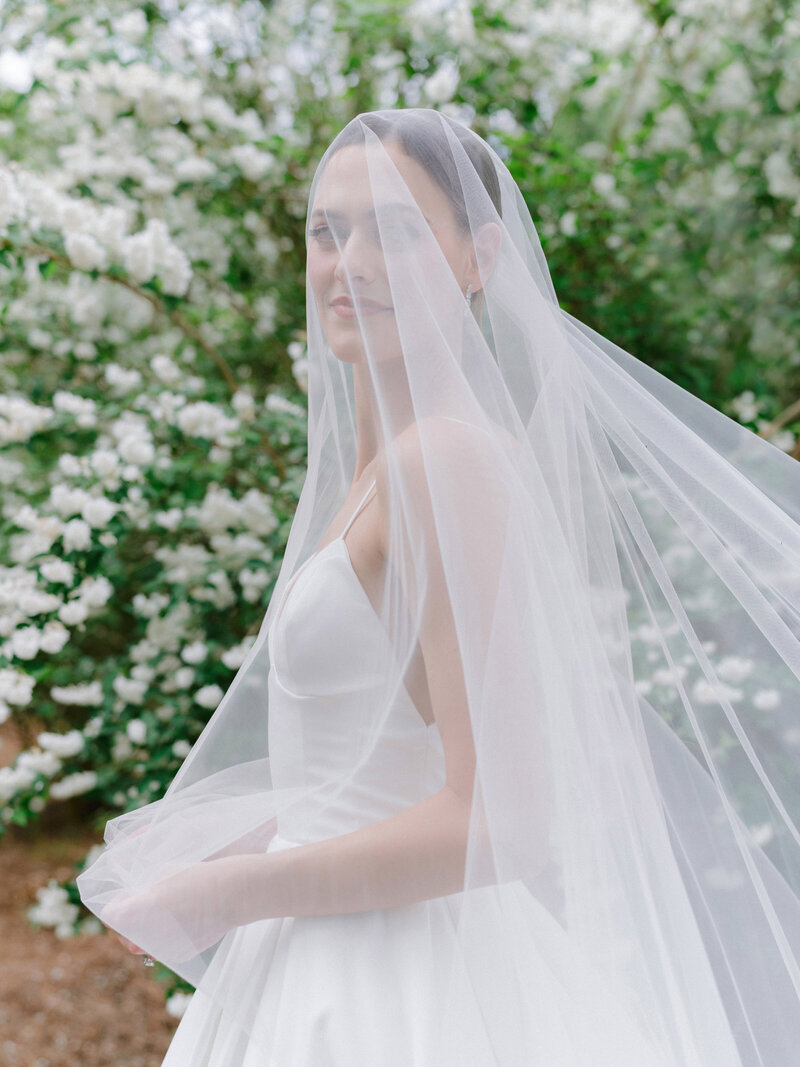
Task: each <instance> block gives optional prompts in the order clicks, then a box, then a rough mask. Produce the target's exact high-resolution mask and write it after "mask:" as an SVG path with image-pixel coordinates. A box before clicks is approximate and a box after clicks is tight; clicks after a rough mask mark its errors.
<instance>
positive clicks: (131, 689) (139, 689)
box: [111, 674, 147, 704]
mask: <svg viewBox="0 0 800 1067" xmlns="http://www.w3.org/2000/svg"><path fill="white" fill-rule="evenodd" d="M111 685H112V688H113V690H114V692H115V693H116V694H117V696H118V697H120V699H121V700H124V701H125V703H126V704H142V703H143V702H144V694H145V692H146V691H147V683H146V682H141V681H137V680H136V679H135V678H126V677H125V675H123V674H118V675H117V677H116V678H115V679H114V681H113V682H112V683H111Z"/></svg>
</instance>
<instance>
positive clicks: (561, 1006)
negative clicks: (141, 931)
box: [164, 483, 722, 1067]
mask: <svg viewBox="0 0 800 1067" xmlns="http://www.w3.org/2000/svg"><path fill="white" fill-rule="evenodd" d="M373 485H374V483H373ZM372 487H373V486H372V485H371V486H370V487H369V489H368V490H367V493H366V494H365V496H364V498H363V499H362V501H361V503H360V504H359V505H358V507H357V508H356V511H355V513H354V514H353V516H352V517H351V519H350V521H349V522H348V523H347V526H346V527H345V529H344V531H343V532H342V533H341V534H340V535H339V536H338V537H337V538H336V539H335V540H333V541H331V542H330V543H329V544H327V545H326V546H325V547H324V548H322V549H321V550H320V551H319V552H317V553H316V555H314V556H312V557H311V558H310V559H309V560H308V561H307V562H306V563H305V564H304V565H303V566H302V567H301V568H300V570H299V571H298V573H297V575H296V576H295V578H294V579H293V580H292V581H291V582H290V583H289V586H288V587H287V590H286V593H285V595H284V597H283V601H282V603H281V605H280V608H279V610H278V612H277V614H276V617H275V619H274V621H273V623H272V626H271V630H270V634H269V651H270V660H271V669H270V675H269V708H270V717H269V750H270V762H271V768H272V772H273V777H274V784H275V786H276V788H291V787H292V786H294V785H297V784H302V785H304V786H313V785H314V784H315V783H317V782H323V781H325V780H328V781H330V780H331V779H334V780H335V779H336V773H337V768H338V767H344V769H345V770H346V772H347V774H346V775H345V777H346V779H347V781H348V789H347V790H346V791H342V793H341V795H340V796H338V797H337V798H336V799H335V800H334V801H331V800H330V798H328V799H327V800H326V803H325V805H324V810H323V809H322V808H321V809H320V815H319V818H318V819H316V820H314V818H313V817H309V813H308V811H305V812H304V813H303V814H302V815H301V814H300V813H298V816H297V825H293V822H294V819H293V818H292V817H287V818H284V816H283V815H281V816H280V818H279V833H278V835H276V836H275V837H274V838H273V839H272V840H271V842H270V845H269V848H268V851H273V850H276V849H282V848H292V847H297V846H298V845H303V844H305V843H308V842H310V841H313V840H320V839H323V838H327V837H333V836H336V835H339V834H342V833H347V832H349V831H352V830H356V829H358V828H360V827H361V826H363V825H366V824H367V823H369V822H372V821H376V820H380V819H384V818H386V817H388V816H390V815H392V814H394V813H396V812H399V811H401V810H403V809H404V808H406V807H409V806H410V805H413V804H415V803H418V802H419V801H421V800H422V799H424V798H425V797H426V796H428V795H430V794H431V793H433V792H435V791H436V790H438V789H439V788H441V786H442V785H443V783H444V760H443V752H442V744H441V739H440V737H439V734H438V730H437V728H436V726H435V724H434V725H431V726H426V725H425V723H424V721H423V719H422V718H421V716H420V715H419V713H418V711H417V710H416V708H415V707H414V705H413V703H412V702H411V699H410V698H409V697H408V695H407V693H405V694H404V696H403V699H402V700H401V701H398V703H397V705H396V706H395V707H394V708H393V710H392V713H391V714H392V716H393V719H394V721H393V723H392V724H391V728H388V727H386V728H382V729H381V731H380V738H381V741H380V746H379V747H378V748H376V749H375V750H374V751H373V752H372V754H371V758H370V760H369V761H368V762H367V763H366V764H365V765H364V766H363V767H362V768H360V769H359V772H358V774H357V775H355V776H354V775H352V766H353V759H352V751H353V749H352V746H353V745H354V744H356V743H357V740H358V731H359V730H363V729H364V728H365V724H364V722H363V715H360V714H353V713H352V711H351V709H352V708H353V707H355V705H356V704H358V706H359V707H362V708H363V706H364V705H363V701H355V700H354V694H355V693H359V694H363V693H364V692H365V691H369V690H370V689H371V688H373V687H377V686H379V683H380V672H381V664H382V663H385V662H386V660H385V657H386V656H389V655H391V649H390V648H389V647H388V639H387V638H386V635H385V633H384V631H383V630H382V629H381V627H380V626H379V625H378V621H377V616H376V615H375V613H374V611H373V609H372V606H371V603H370V601H369V599H368V597H367V595H366V593H365V591H364V589H363V587H362V585H361V583H360V582H359V580H358V578H357V576H356V574H355V571H354V570H353V567H352V564H351V562H350V555H349V551H348V548H347V546H346V544H345V540H344V538H345V534H346V533H347V531H348V529H349V528H350V525H351V523H352V522H353V520H354V519H355V517H356V515H357V514H358V513H359V511H360V510H361V508H362V506H363V505H364V503H365V502H366V500H367V497H368V496H369V493H370V492H371V490H372ZM471 896H472V897H473V906H471V907H470V909H469V910H468V912H467V913H464V914H465V915H466V919H464V916H463V915H462V921H468V922H470V923H472V924H482V925H481V926H480V927H479V928H480V929H481V931H482V930H483V929H485V937H480V938H479V937H474V936H473V937H471V938H470V944H471V945H473V946H475V947H474V948H473V950H472V951H473V952H476V953H477V952H479V953H480V959H475V958H473V959H470V960H468V961H465V960H463V959H459V954H458V951H457V948H458V941H457V939H456V937H455V930H456V925H455V924H456V922H457V921H458V920H457V917H458V909H457V907H456V901H457V898H456V897H440V898H436V899H433V900H426V901H423V902H421V903H418V904H413V905H409V906H405V907H397V908H391V909H385V910H375V911H367V912H358V913H354V914H340V915H331V916H324V917H315V918H292V917H288V918H273V919H265V920H262V921H259V922H256V923H252V924H250V925H248V926H243V927H239V928H238V929H236V930H233V931H231V932H230V933H229V934H228V935H227V936H226V937H225V938H224V940H223V942H222V944H221V945H220V946H219V948H218V949H217V952H216V955H215V956H214V959H213V961H212V963H211V965H210V967H209V969H208V971H207V973H206V975H205V976H204V979H203V981H202V983H201V985H200V987H199V988H198V989H197V991H196V993H195V994H194V996H193V998H192V1000H191V1001H190V1003H189V1006H188V1009H187V1011H186V1013H185V1014H184V1016H183V1018H182V1020H181V1022H180V1025H179V1026H178V1029H177V1031H176V1033H175V1036H174V1038H173V1041H172V1044H171V1046H170V1048H169V1051H168V1053H167V1056H166V1059H165V1060H164V1067H677V1065H678V1061H677V1059H675V1058H674V1057H673V1056H671V1055H670V1054H669V1053H666V1052H664V1051H663V1050H659V1046H658V1041H657V1039H656V1038H655V1036H654V1035H648V1034H646V1033H645V1032H644V1029H643V1027H642V1026H641V1025H639V1024H635V1023H634V1021H633V1019H632V1017H631V1016H630V1015H629V1014H628V1012H627V1010H626V1009H625V1007H624V1006H623V1005H622V1004H621V1003H620V1002H619V999H618V998H617V999H614V1000H612V998H611V996H610V994H609V993H608V990H607V988H606V983H604V982H603V979H602V977H600V976H596V975H592V974H591V973H590V971H589V969H588V968H587V966H586V963H585V962H584V960H583V959H582V958H581V957H580V956H579V955H578V954H577V953H576V951H575V949H574V947H573V946H572V943H571V941H570V938H569V936H568V935H567V933H566V932H565V931H564V929H563V928H562V927H561V926H560V925H559V924H558V923H557V922H556V921H555V920H554V919H553V918H552V916H551V915H550V914H549V912H548V911H547V910H546V909H545V908H544V907H542V906H541V905H540V904H539V903H538V902H537V900H536V898H535V897H534V896H533V895H532V894H531V893H530V892H529V891H528V890H527V889H526V888H525V886H524V885H523V884H522V883H521V882H516V883H509V884H505V885H502V886H491V887H487V888H484V889H479V890H473V891H471ZM474 929H475V927H473V930H474ZM476 994H477V996H476ZM479 1005H480V1009H479ZM487 1005H491V1011H492V1020H493V1024H492V1026H491V1029H489V1028H487V1026H486V1022H485V1019H484V1018H482V1011H483V1012H485V1010H486V1007H487ZM498 1020H501V1021H502V1025H500V1026H498V1025H497V1024H498ZM694 1063H695V1061H694V1060H691V1061H690V1060H686V1059H681V1063H680V1067H692V1065H693V1064H694ZM721 1063H722V1061H720V1064H721ZM696 1067H708V1065H707V1064H703V1065H701V1064H700V1061H699V1059H698V1060H697V1061H696Z"/></svg>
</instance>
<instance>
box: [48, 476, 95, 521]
mask: <svg viewBox="0 0 800 1067" xmlns="http://www.w3.org/2000/svg"><path fill="white" fill-rule="evenodd" d="M88 499H89V494H88V493H87V492H86V490H85V489H76V488H75V487H74V486H70V485H64V484H63V483H57V484H56V485H54V486H52V487H51V489H50V505H51V507H52V508H54V510H55V511H57V512H58V514H59V515H60V516H61V517H62V518H64V519H66V518H67V517H68V516H69V515H76V514H78V513H79V512H80V510H81V509H82V507H83V505H84V504H85V503H86V501H87V500H88Z"/></svg>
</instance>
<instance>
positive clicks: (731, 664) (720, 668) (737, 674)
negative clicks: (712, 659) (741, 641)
mask: <svg viewBox="0 0 800 1067" xmlns="http://www.w3.org/2000/svg"><path fill="white" fill-rule="evenodd" d="M754 667H755V663H754V662H753V661H752V660H751V659H744V658H743V657H742V656H725V658H724V659H722V660H720V662H719V663H718V664H717V674H718V675H719V676H720V678H724V679H725V681H726V682H741V681H744V679H745V678H747V676H748V675H750V674H752V672H753V668H754Z"/></svg>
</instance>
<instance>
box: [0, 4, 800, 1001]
mask: <svg viewBox="0 0 800 1067" xmlns="http://www.w3.org/2000/svg"><path fill="white" fill-rule="evenodd" d="M723 15H724V17H725V20H726V27H727V29H726V34H725V35H724V36H723V35H721V34H720V33H719V20H720V18H721V17H722V16H723ZM3 20H4V24H3V41H4V45H5V47H4V50H2V51H0V114H2V116H3V117H2V118H0V287H1V288H2V292H3V294H4V295H3V300H2V305H0V319H1V320H2V329H3V359H2V363H1V364H0V485H2V487H3V494H2V495H3V504H2V512H1V513H0V558H2V559H3V560H4V561H7V562H6V565H4V566H2V567H0V720H3V719H5V718H8V717H11V718H12V719H13V721H14V723H15V725H16V728H17V730H18V731H19V733H20V734H21V736H22V737H23V739H24V740H25V743H26V747H25V750H24V751H23V752H22V753H21V754H20V756H19V757H18V758H17V760H16V761H15V762H14V764H13V765H12V766H10V767H6V768H4V769H2V770H0V812H1V814H2V823H5V824H8V823H16V824H24V823H26V822H27V821H28V820H29V819H31V818H32V817H34V816H35V815H36V814H37V813H39V812H41V811H42V810H43V808H44V807H45V806H46V804H47V803H48V802H50V801H59V800H64V799H65V798H69V797H75V796H79V795H80V796H85V797H86V798H87V800H89V801H91V802H92V803H93V804H94V805H95V807H96V808H97V809H98V810H99V811H100V819H101V820H102V819H103V818H105V817H107V816H108V814H109V813H113V812H119V811H122V810H126V809H129V808H131V807H134V806H137V805H141V804H144V803H147V802H149V801H150V800H152V799H154V798H156V797H158V796H159V795H161V794H162V792H163V791H164V788H165V787H166V785H167V783H168V781H169V780H170V779H171V778H172V776H173V774H174V773H175V770H176V769H177V767H178V765H179V763H180V761H181V760H182V759H183V758H184V757H185V756H186V755H187V753H188V752H189V750H190V747H191V745H192V743H193V741H194V740H195V738H196V737H197V735H198V733H199V732H200V730H201V729H202V727H203V725H204V723H205V722H206V721H207V719H208V717H209V715H210V713H211V712H212V711H213V709H214V708H215V706H216V705H217V703H218V701H219V699H220V697H221V696H222V694H223V692H224V690H225V688H226V686H227V685H228V683H229V681H230V679H231V678H232V676H233V673H234V672H235V671H236V669H237V668H238V666H239V665H240V664H241V662H242V660H243V658H244V656H245V654H246V651H247V648H248V647H249V643H250V642H251V640H252V638H253V635H254V633H255V631H256V630H257V628H258V625H259V622H260V620H261V618H262V616H263V612H264V609H265V606H266V604H267V603H268V601H269V596H270V594H271V591H272V588H273V585H274V581H275V577H276V572H277V568H278V564H279V561H280V559H281V555H282V552H283V547H284V544H285V539H286V535H287V532H288V528H289V525H290V522H291V517H292V514H293V511H294V506H295V504H296V500H297V495H298V492H299V488H300V486H301V483H302V479H303V472H304V467H305V443H306V442H305V414H306V411H305V404H304V392H305V388H306V380H305V374H306V366H305V360H304V345H303V336H304V335H303V326H304V321H305V320H304V292H303V285H304V276H303V263H304V248H303V220H304V216H305V209H306V200H307V195H308V186H309V182H310V178H311V175H312V173H313V168H314V166H315V164H316V161H317V159H318V158H319V156H320V155H321V153H322V151H323V149H324V147H325V145H326V144H327V143H328V142H329V141H330V139H331V138H332V137H333V135H334V134H335V133H336V132H337V131H338V130H339V129H340V128H341V127H342V125H344V123H345V122H346V121H347V120H348V119H349V118H351V117H352V116H353V115H354V114H356V113H358V112H360V111H364V110H369V109H372V108H376V107H387V106H416V105H422V106H436V107H440V108H442V109H443V110H445V111H447V112H448V113H450V114H452V115H454V116H455V117H457V118H460V119H461V120H463V121H465V122H468V123H471V124H472V125H473V126H474V128H475V129H476V130H477V131H478V132H479V133H481V134H482V135H483V136H485V137H486V138H487V139H488V140H489V141H490V143H492V145H493V146H494V147H495V148H496V150H497V151H498V152H499V153H500V154H501V155H502V157H503V158H504V159H505V160H506V162H507V164H508V166H509V168H510V169H511V170H512V172H513V173H514V176H515V178H516V179H517V181H518V182H519V184H520V187H521V188H522V189H523V191H524V194H525V196H526V198H527V200H528V203H529V206H530V208H531V211H532V214H533V217H534V220H535V222H536V224H537V228H538V230H539V232H540V234H541V237H542V240H543V243H544V245H545V251H546V254H547V257H548V262H549V264H550V267H551V270H552V273H553V275H554V282H555V285H556V289H557V292H558V293H559V296H560V298H561V299H562V301H563V303H564V306H565V307H567V308H569V310H570V311H572V312H573V313H574V314H575V315H577V316H578V317H579V318H581V319H583V320H584V321H585V322H587V323H589V324H590V325H592V326H594V327H595V328H596V329H598V330H600V331H601V332H602V333H604V334H605V335H606V336H608V337H611V338H612V339H614V340H615V341H617V342H618V343H619V344H621V345H623V346H624V347H626V348H628V349H629V350H630V351H632V352H634V353H635V354H637V355H638V356H640V357H641V358H644V359H647V360H649V361H650V362H652V363H653V364H654V365H655V366H657V367H658V368H659V369H660V370H662V371H663V372H665V373H667V374H668V375H669V376H670V377H672V378H674V379H675V380H677V381H680V382H681V383H682V384H683V385H685V386H687V387H688V388H690V389H692V391H694V392H695V393H697V394H699V395H701V396H703V397H704V398H705V399H707V400H709V401H711V402H713V403H716V404H718V405H720V406H725V405H727V407H726V410H728V411H729V412H730V413H731V414H734V415H735V416H736V417H738V418H740V419H741V420H742V421H743V422H745V423H747V424H748V425H751V426H752V427H753V428H754V429H756V430H757V431H759V432H762V433H764V434H765V435H767V436H772V438H773V440H774V441H775V443H776V444H777V445H778V447H780V448H784V449H786V450H787V451H793V450H794V451H795V453H796V452H797V444H796V440H797V439H796V433H795V431H796V430H797V428H798V427H800V406H798V405H797V404H796V403H794V401H795V398H796V396H797V394H798V392H799V391H800V370H799V369H798V368H800V345H799V344H798V325H800V301H798V299H797V297H798V284H799V283H798V280H797V279H798V273H797V247H798V244H797V237H798V231H799V230H800V173H799V172H798V159H800V117H799V116H798V110H797V104H798V102H800V76H798V71H800V12H798V5H797V4H794V5H793V4H791V3H787V4H784V5H782V6H781V7H780V9H778V8H776V7H775V6H774V5H766V4H764V5H762V4H759V3H757V2H755V0H752V2H749V3H746V2H743V0H734V2H731V0H725V3H724V4H723V0H703V2H701V3H699V4H698V3H689V2H688V0H675V2H674V3H665V4H658V5H650V6H647V7H645V6H644V5H640V4H638V3H636V2H634V0H626V2H619V0H613V2H611V0H609V2H607V3H600V2H597V0H594V2H590V3H579V2H577V0H575V2H573V3H564V2H563V0H559V2H555V0H553V2H552V3H533V2H532V0H513V2H508V0H503V2H502V3H500V0H490V2H488V3H483V4H481V5H475V6H470V5H469V4H468V3H467V2H466V0H455V2H453V3H451V4H450V5H449V6H448V7H447V8H446V9H443V8H442V5H440V4H434V3H426V2H423V0H418V2H415V3H411V4H407V5H397V4H393V3H385V4H384V3H377V4H372V5H369V6H368V7H364V5H362V4H359V3H357V2H356V0H317V2H312V0H278V2H275V3H272V4H270V5H263V4H261V3H256V2H255V0H227V2H221V3H213V4H209V3H201V2H178V0H159V2H154V3H149V4H147V5H146V6H145V7H143V8H142V7H136V6H134V5H132V4H131V3H130V2H129V0H106V2H105V3H104V4H103V5H96V4H92V3H89V2H88V0H73V2H72V3H71V4H70V5H68V7H65V6H64V5H63V4H59V3H55V2H54V0H38V2H37V0H34V2H32V0H26V2H24V3H23V2H17V3H14V2H11V0H9V2H8V3H6V4H5V5H4V12H3ZM732 398H733V399H732ZM739 674H741V671H740V672H739ZM721 676H723V677H726V678H728V680H729V681H730V683H731V685H732V686H733V685H739V684H740V682H741V681H742V678H740V677H737V676H736V671H735V670H734V669H733V667H729V669H728V673H727V674H725V673H724V672H722V674H721ZM667 681H668V680H667ZM653 684H655V685H657V684H659V682H658V679H655V680H654V682H653ZM757 699H758V700H760V701H761V702H762V704H764V705H765V707H766V705H768V704H769V701H770V700H774V696H770V691H769V690H768V689H764V690H763V691H761V692H759V694H757ZM43 892H46V893H49V896H46V897H44V898H42V899H41V901H40V904H39V905H38V911H37V913H36V915H37V921H39V922H44V921H45V918H44V917H45V916H51V917H53V916H54V917H55V920H56V929H57V930H60V931H61V932H62V933H63V932H64V931H65V930H66V928H67V927H68V926H69V925H70V924H71V923H73V922H74V920H75V918H76V916H77V912H73V911H72V910H70V909H71V908H72V906H73V905H74V903H75V899H73V897H71V896H70V897H61V896H59V895H58V894H56V893H55V890H54V889H53V888H52V887H50V889H49V890H47V891H43ZM47 921H48V922H52V921H53V920H52V918H51V919H48V920H47ZM176 1003H177V1002H176Z"/></svg>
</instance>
